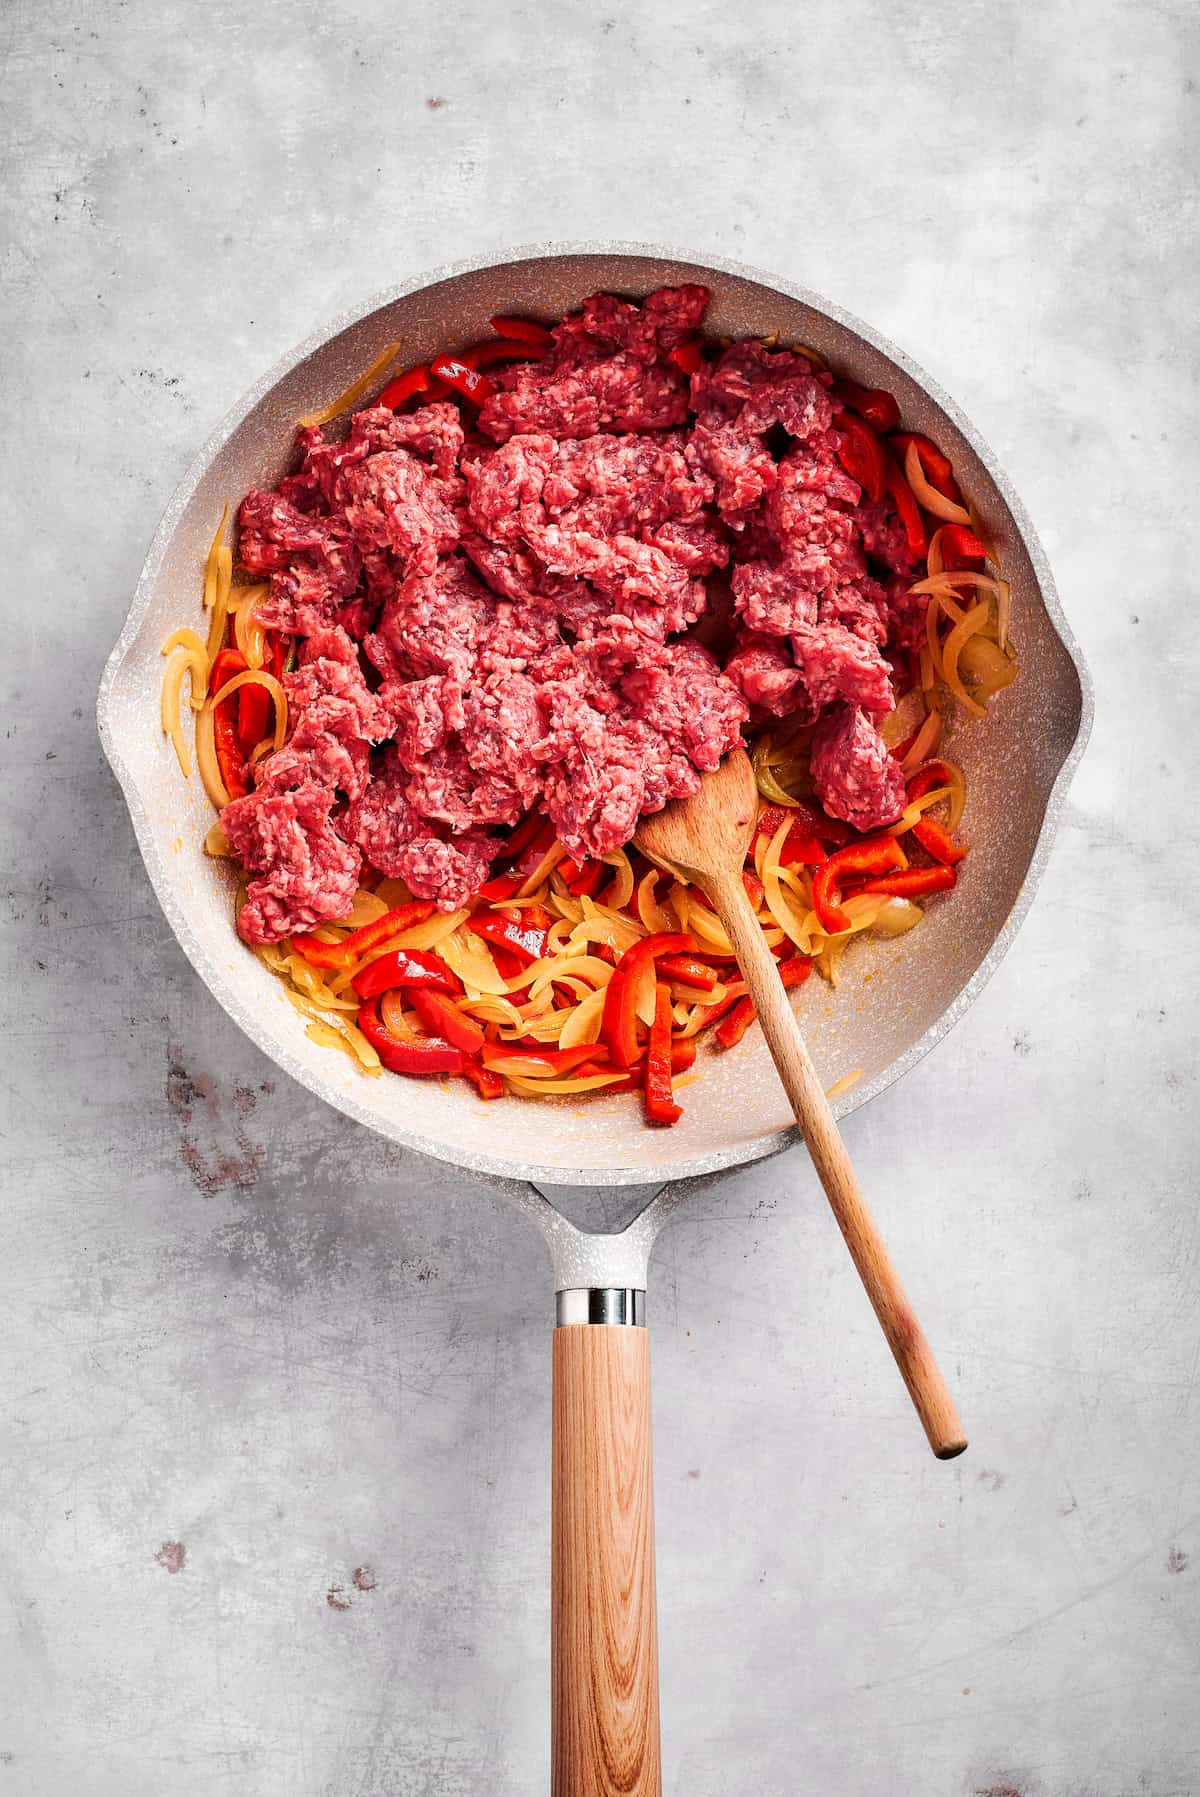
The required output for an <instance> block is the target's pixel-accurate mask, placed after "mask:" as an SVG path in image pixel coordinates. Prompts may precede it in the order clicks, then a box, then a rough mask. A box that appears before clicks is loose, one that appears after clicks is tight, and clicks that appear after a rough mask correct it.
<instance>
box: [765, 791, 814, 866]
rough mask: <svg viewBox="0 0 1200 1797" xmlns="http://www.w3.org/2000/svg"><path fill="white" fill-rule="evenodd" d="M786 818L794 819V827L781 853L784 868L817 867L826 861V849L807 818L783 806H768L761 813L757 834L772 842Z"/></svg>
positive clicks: (780, 857)
mask: <svg viewBox="0 0 1200 1797" xmlns="http://www.w3.org/2000/svg"><path fill="white" fill-rule="evenodd" d="M785 817H791V818H792V827H791V829H790V830H789V831H788V833H787V835H786V836H785V837H784V839H783V847H782V849H781V850H780V851H779V859H780V862H781V864H782V865H783V866H784V867H816V866H817V865H818V864H819V863H820V862H822V861H824V859H825V849H824V847H823V846H822V843H821V840H820V838H819V837H818V835H817V833H816V831H815V830H814V829H812V827H811V826H810V825H809V824H808V822H807V821H806V819H805V818H801V817H796V816H794V815H793V813H792V812H790V811H785V810H784V808H783V806H782V805H768V806H767V807H766V809H765V810H764V811H763V812H761V813H760V815H759V819H758V828H757V832H756V834H757V835H759V836H765V837H766V839H767V841H768V842H770V841H772V840H773V838H774V836H775V834H776V832H777V831H778V830H779V827H780V825H781V824H782V823H783V820H784V818H785Z"/></svg>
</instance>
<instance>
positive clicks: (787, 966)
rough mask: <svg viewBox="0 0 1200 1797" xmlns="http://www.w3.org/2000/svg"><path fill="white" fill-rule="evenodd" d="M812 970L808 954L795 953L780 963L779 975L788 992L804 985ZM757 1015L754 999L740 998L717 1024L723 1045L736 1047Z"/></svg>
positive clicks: (723, 1046) (718, 1036)
mask: <svg viewBox="0 0 1200 1797" xmlns="http://www.w3.org/2000/svg"><path fill="white" fill-rule="evenodd" d="M811 972H812V962H811V960H810V959H809V957H808V956H807V955H793V956H792V957H791V958H790V959H789V960H787V961H781V962H780V963H779V977H780V979H781V980H782V981H783V985H784V990H785V991H788V992H790V991H791V990H792V988H793V987H795V986H803V984H804V982H805V980H806V979H807V978H808V976H809V974H810V973H811ZM756 1015H757V1013H756V1011H755V1009H754V1000H753V999H752V998H739V999H738V1000H737V1002H736V1003H735V1005H734V1007H733V1009H732V1011H730V1012H729V1014H728V1015H727V1016H726V1017H723V1018H722V1020H721V1022H720V1023H719V1024H718V1025H717V1029H716V1037H717V1041H718V1042H719V1043H720V1044H721V1047H722V1048H733V1047H735V1046H736V1044H737V1043H739V1042H740V1041H741V1039H742V1037H743V1036H744V1035H745V1034H746V1031H747V1030H748V1029H749V1027H750V1025H751V1024H752V1023H753V1022H754V1019H755V1016H756Z"/></svg>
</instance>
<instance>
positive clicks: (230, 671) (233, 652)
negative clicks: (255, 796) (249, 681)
mask: <svg viewBox="0 0 1200 1797" xmlns="http://www.w3.org/2000/svg"><path fill="white" fill-rule="evenodd" d="M245 671H246V657H245V656H244V655H243V654H242V653H241V652H240V650H238V649H222V650H221V652H220V654H219V655H218V656H217V658H216V660H215V661H214V662H213V665H212V667H211V669H210V670H209V675H208V691H209V696H210V697H211V696H212V694H213V693H219V692H220V690H221V688H222V687H223V686H224V685H225V684H226V682H227V681H230V680H232V679H233V677H234V675H235V674H244V673H245ZM238 696H239V695H238V694H237V693H234V694H233V696H232V698H229V699H226V700H225V701H224V703H223V704H221V705H219V706H218V707H217V708H216V710H215V711H214V712H213V746H214V748H215V750H216V755H217V767H218V768H219V769H220V773H221V779H222V780H223V782H224V784H225V790H226V792H227V793H228V794H229V796H230V798H231V799H244V798H245V796H246V794H247V793H248V792H249V791H250V782H249V780H248V779H247V777H246V756H245V752H244V750H243V749H242V745H241V742H240V741H239V740H238V727H237V702H238Z"/></svg>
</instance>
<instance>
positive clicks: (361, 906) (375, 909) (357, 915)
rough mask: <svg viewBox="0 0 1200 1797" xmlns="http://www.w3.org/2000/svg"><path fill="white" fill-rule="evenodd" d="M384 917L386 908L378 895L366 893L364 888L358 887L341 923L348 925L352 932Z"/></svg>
mask: <svg viewBox="0 0 1200 1797" xmlns="http://www.w3.org/2000/svg"><path fill="white" fill-rule="evenodd" d="M386 916H387V906H386V905H385V904H384V902H383V900H382V899H381V898H380V896H379V894H378V893H377V892H368V890H367V888H366V887H365V886H360V887H359V889H358V891H357V892H356V893H355V895H354V902H353V904H352V905H351V906H350V909H349V911H347V913H346V916H345V918H344V919H343V922H345V923H348V924H349V926H350V928H351V929H352V930H361V929H362V927H363V925H364V924H368V923H374V922H375V921H376V919H377V918H380V917H386Z"/></svg>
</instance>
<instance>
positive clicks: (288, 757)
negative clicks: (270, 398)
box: [224, 286, 924, 942]
mask: <svg viewBox="0 0 1200 1797" xmlns="http://www.w3.org/2000/svg"><path fill="white" fill-rule="evenodd" d="M707 298H708V296H707V293H706V291H705V290H704V289H703V288H702V287H695V286H686V287H679V288H672V289H663V290H662V291H661V292H658V293H655V294H651V295H650V297H649V298H648V299H647V300H645V301H644V302H643V303H642V304H640V305H635V304H633V303H631V302H629V301H627V300H621V299H617V298H614V297H612V296H611V295H604V294H601V295H596V296H594V297H593V298H592V299H589V300H587V301H586V302H585V303H584V304H583V306H582V307H581V308H580V309H579V311H578V312H576V313H573V314H572V315H571V316H570V317H568V318H566V319H564V320H563V321H562V323H561V324H559V325H558V326H556V327H555V328H554V330H553V331H552V333H551V343H550V347H549V349H548V350H547V352H546V354H545V355H544V356H543V357H542V358H541V360H540V361H536V362H531V363H526V364H523V365H520V366H515V367H511V368H508V369H506V370H504V371H502V372H501V373H499V374H497V375H496V376H494V377H493V378H494V384H495V388H496V390H495V392H494V393H493V395H492V396H491V397H490V398H489V399H488V400H487V401H486V403H485V404H484V405H483V407H482V408H481V410H480V412H479V415H478V419H477V421H476V422H477V425H478V428H477V430H471V431H468V430H466V429H464V413H463V412H461V411H460V409H459V407H458V406H457V405H456V404H451V403H438V404H434V405H429V406H424V407H421V408H419V409H418V410H415V411H413V412H410V413H405V414H402V415H399V416H397V415H396V414H394V413H392V412H390V411H387V410H385V409H383V408H381V407H377V406H376V407H368V408H367V409H366V410H364V411H362V412H359V413H357V414H356V415H355V416H354V417H353V418H352V419H351V421H350V426H349V430H348V431H347V433H346V434H345V436H344V437H342V438H341V439H340V440H336V441H335V440H332V439H330V438H327V437H326V435H325V433H324V431H322V430H317V429H306V430H303V431H301V432H300V433H299V437H298V440H297V450H298V465H297V467H296V469H295V471H294V472H293V473H292V474H289V475H288V476H287V477H286V478H285V479H284V480H282V481H281V482H280V483H279V485H278V487H277V489H276V490H275V491H274V492H269V493H268V492H261V491H254V492H251V493H250V494H248V495H247V497H246V499H245V501H244V502H243V504H242V507H241V510H240V514H239V553H240V557H241V561H242V564H243V566H244V568H245V569H246V571H247V572H248V573H250V574H251V575H255V576H261V577H263V578H264V579H269V581H270V595H269V597H267V598H265V599H264V600H263V601H262V602H261V603H260V605H259V608H258V616H259V619H260V621H261V622H263V623H264V624H266V625H268V626H269V627H270V628H272V629H275V630H281V631H285V632H287V633H289V634H291V635H293V636H294V637H295V638H296V639H297V641H298V644H299V649H300V654H299V665H298V666H297V667H296V668H295V670H294V671H293V672H292V673H290V674H288V675H287V676H286V677H285V686H286V689H287V693H288V701H289V713H290V726H289V734H288V739H287V742H286V743H285V745H284V746H283V748H282V749H281V750H279V751H278V752H276V753H275V754H274V755H271V756H268V757H266V758H264V760H263V761H262V762H261V763H259V765H258V766H257V768H256V770H255V779H256V786H255V790H254V791H253V792H252V793H251V794H250V795H249V796H248V797H246V798H244V799H239V800H237V801H235V802H234V803H233V804H231V805H230V806H229V807H227V809H226V811H225V813H224V817H225V822H226V831H227V834H228V836H229V841H230V844H231V847H232V848H233V849H234V852H235V854H236V855H237V856H238V857H239V858H240V859H241V860H242V862H243V864H244V866H245V867H246V869H247V871H248V872H249V873H250V874H251V875H252V876H253V878H252V880H251V883H250V888H249V902H248V904H247V906H246V908H245V909H244V911H243V913H242V927H243V929H244V931H245V933H246V934H247V936H248V937H249V938H250V939H251V940H253V941H259V942H266V941H274V940H278V939H279V938H281V937H283V936H286V935H287V934H289V933H290V932H291V931H292V930H294V929H307V928H311V927H312V926H313V925H315V924H318V923H321V922H323V921H327V920H329V919H332V918H336V917H339V916H342V915H344V913H345V910H346V908H347V905H348V903H349V900H350V897H351V896H352V894H353V891H354V887H355V883H356V881H357V879H358V875H359V871H360V863H361V860H362V858H363V857H365V859H366V861H367V862H368V863H369V864H370V865H371V866H372V867H374V868H375V869H377V870H378V871H379V872H380V873H382V874H385V875H389V876H391V877H394V878H399V879H403V880H404V881H406V882H407V883H408V885H409V887H410V888H411V890H412V891H413V893H414V894H415V895H417V896H420V897H430V898H433V899H435V900H436V901H437V903H438V904H439V905H440V906H442V907H443V908H444V909H447V910H449V909H452V908H454V907H456V906H458V905H460V904H461V903H462V902H463V901H464V900H465V899H467V898H468V897H469V896H470V895H471V894H472V893H473V892H474V891H475V889H476V888H477V887H478V885H479V884H480V882H481V881H482V880H483V879H484V878H485V877H486V874H487V870H488V868H489V866H490V865H491V863H492V862H493V860H494V859H495V857H496V855H497V853H498V852H499V849H500V846H501V838H500V837H498V836H497V835H496V834H495V832H496V830H497V829H498V828H502V827H505V826H507V825H509V824H511V823H513V822H514V821H515V820H516V819H517V818H518V817H520V816H521V815H523V814H524V813H525V812H526V811H527V810H528V809H529V808H530V807H531V806H534V805H539V804H540V805H542V806H543V807H544V808H545V809H546V811H547V812H548V814H549V816H550V817H551V819H552V820H553V822H554V824H555V827H556V829H557V831H558V834H559V836H560V838H561V840H562V841H563V842H564V843H565V844H567V846H568V847H569V848H570V849H571V850H572V851H573V852H574V853H577V854H590V855H594V854H602V853H604V852H606V851H607V850H609V849H611V848H615V847H617V846H619V845H620V844H622V843H624V842H626V841H628V839H629V838H630V836H631V835H632V834H633V832H634V830H635V828H636V826H637V822H638V819H639V818H640V817H641V816H642V815H643V814H644V813H646V812H648V811H653V810H655V809H657V808H659V807H660V806H662V805H663V804H665V803H666V802H667V800H668V799H670V798H672V797H674V796H677V795H680V794H686V793H690V792H693V791H694V790H695V788H696V786H697V785H698V783H699V780H700V777H701V774H702V773H703V772H704V771H705V770H706V769H711V768H715V767H716V766H717V764H718V763H719V761H720V759H721V756H722V755H723V754H725V753H726V751H727V750H728V749H729V748H730V747H732V746H733V744H734V743H736V742H737V741H738V739H739V736H740V732H741V729H742V726H743V724H744V723H745V722H746V720H747V718H749V717H751V716H753V717H755V718H757V719H762V718H765V717H785V716H800V717H801V718H803V719H805V720H809V721H811V720H816V730H815V733H814V746H813V758H812V771H813V780H814V784H815V786H816V789H817V792H818V794H819V796H820V797H821V798H822V800H823V802H824V803H825V804H826V805H827V806H828V808H829V809H830V811H831V812H833V813H834V814H835V815H837V816H839V817H843V818H846V819H847V820H848V821H850V822H852V823H855V824H856V825H857V826H858V827H860V828H871V827H874V826H875V825H877V824H879V823H881V822H884V821H887V820H888V819H889V818H892V817H894V816H895V815H896V814H897V812H898V811H899V809H900V805H901V802H902V799H903V784H902V782H901V781H900V777H899V774H898V772H897V771H896V767H895V764H894V763H893V762H892V760H891V758H890V757H889V756H888V754H887V751H886V749H885V748H884V746H883V743H882V741H881V739H880V737H879V734H878V730H877V727H876V720H877V719H878V718H879V717H880V716H882V715H883V714H884V713H885V712H886V711H887V710H889V709H890V707H891V705H892V703H893V689H892V669H893V666H895V665H904V664H906V663H907V662H910V661H911V656H912V652H913V650H914V648H915V647H916V645H917V644H918V642H919V640H920V631H921V629H922V628H923V618H924V609H923V603H922V602H921V601H915V600H913V599H912V598H911V596H909V595H907V593H906V591H905V589H906V587H907V585H908V584H909V582H910V578H911V566H912V565H911V561H910V559H909V557H908V551H907V545H906V542H905V538H904V532H903V529H902V528H901V526H900V524H899V520H898V519H897V517H896V514H895V511H894V508H893V507H892V505H891V501H890V500H884V501H882V502H879V503H872V502H870V501H868V500H866V499H865V498H864V496H863V495H862V494H861V493H860V491H859V488H858V486H857V485H856V483H855V482H854V481H853V480H852V479H851V478H850V476H849V475H848V474H846V472H845V470H844V469H843V468H842V467H841V464H840V462H839V461H838V459H837V458H838V450H839V447H840V444H841V440H842V439H841V434H840V433H839V432H838V431H837V429H836V428H835V427H834V424H833V417H834V402H833V400H832V399H831V396H830V386H831V380H830V377H829V376H828V375H825V374H817V373H814V372H813V370H812V369H811V368H810V367H809V365H808V363H807V361H806V360H805V359H804V358H803V357H802V356H798V355H796V354H795V353H793V352H792V351H789V350H774V351H773V350H768V349H766V348H764V347H763V346H762V345H761V344H755V343H741V344H735V345H734V346H733V347H732V348H730V349H728V350H726V351H725V352H724V353H722V354H720V355H719V356H716V357H715V358H713V359H710V360H707V361H706V362H705V363H704V364H703V366H702V367H701V368H700V369H699V370H698V371H697V372H696V373H695V374H694V375H693V376H692V377H691V378H690V381H689V378H688V377H687V376H686V375H685V374H684V373H683V372H682V370H681V369H680V368H679V366H678V365H677V363H676V362H675V361H673V360H672V351H674V350H675V349H676V348H677V347H678V346H679V345H680V344H681V343H683V342H685V341H687V340H689V339H690V337H691V335H692V333H694V332H695V331H696V330H697V329H698V327H699V326H700V324H701V321H702V318H703V314H704V308H705V305H706V303H707ZM727 567H729V576H728V580H726V577H725V575H724V574H723V573H721V572H720V571H721V570H723V569H726V568H727ZM710 579H711V589H712V595H714V596H715V597H713V598H712V602H711V603H710V584H709V583H710ZM693 624H695V625H696V626H697V629H696V631H695V632H693V633H692V634H690V635H689V637H688V638H686V639H685V638H681V633H682V632H683V631H684V630H685V629H688V627H689V626H692V625H693ZM701 636H702V637H703V639H704V641H705V642H706V643H707V644H709V645H711V646H712V647H713V648H714V649H715V650H716V652H717V653H716V655H714V654H712V653H710V652H709V649H708V648H704V647H701V646H700V641H699V640H698V639H699V637H701ZM722 664H724V665H722Z"/></svg>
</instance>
